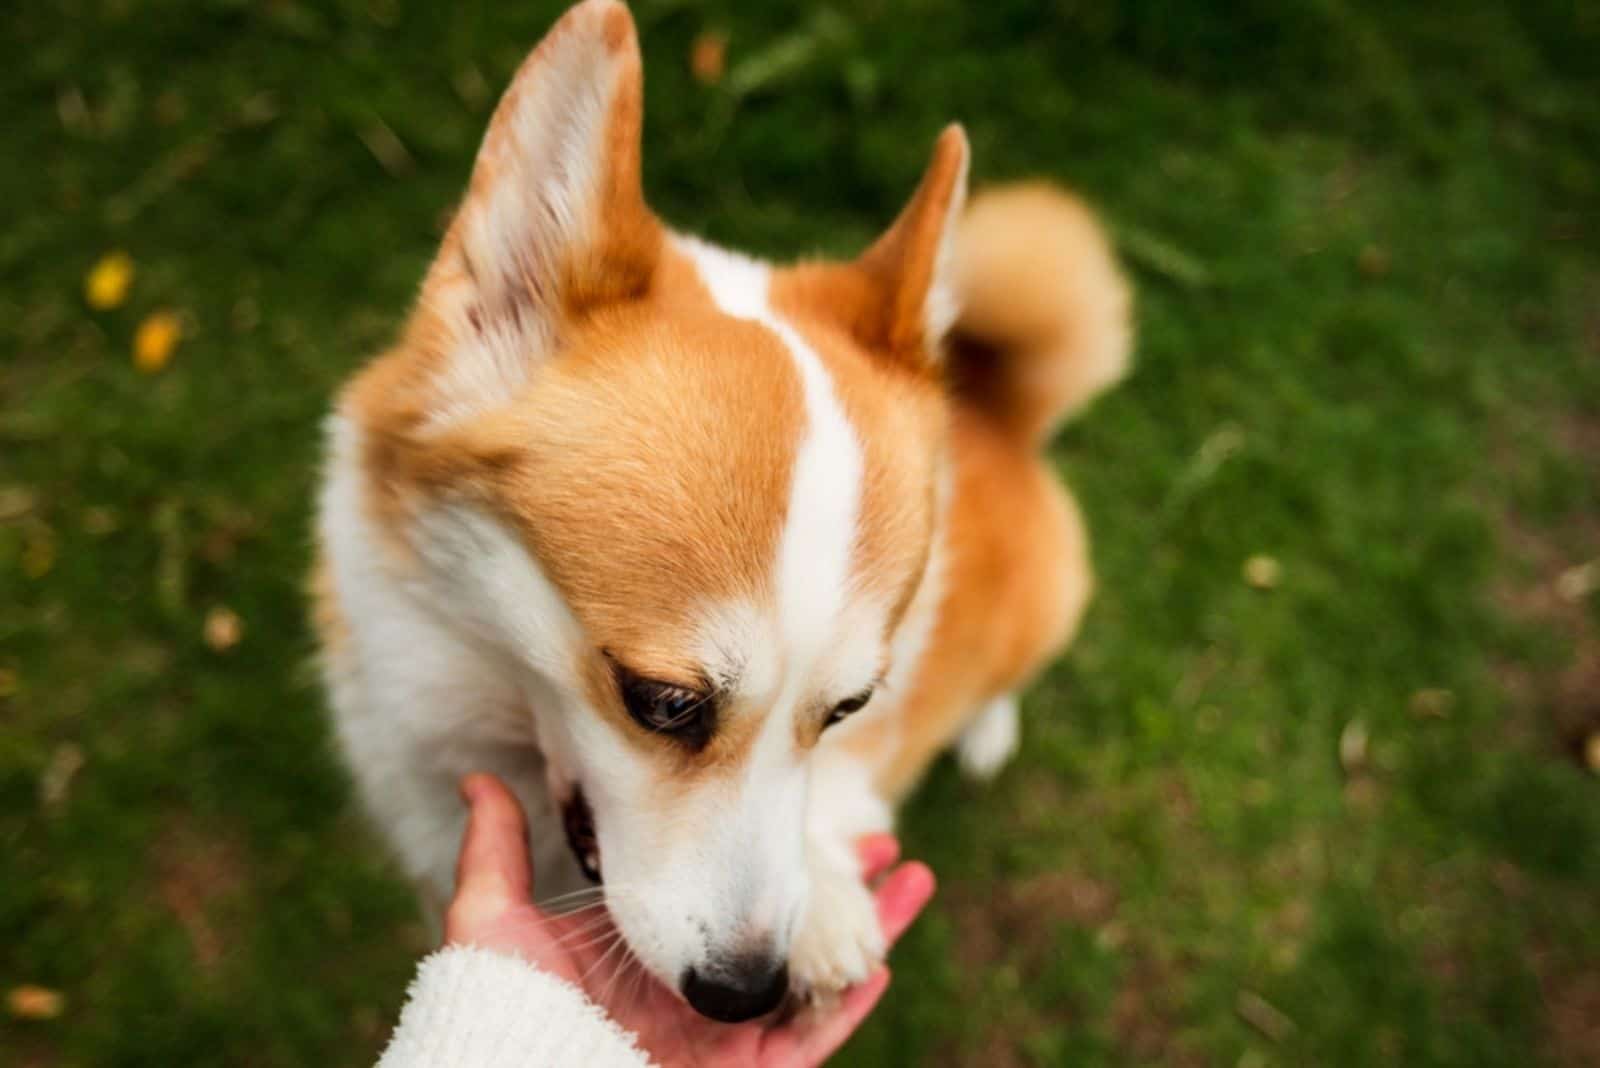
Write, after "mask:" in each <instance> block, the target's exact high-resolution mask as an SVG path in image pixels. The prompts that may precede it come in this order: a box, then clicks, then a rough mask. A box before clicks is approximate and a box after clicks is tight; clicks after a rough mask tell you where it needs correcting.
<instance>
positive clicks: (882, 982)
mask: <svg viewBox="0 0 1600 1068" xmlns="http://www.w3.org/2000/svg"><path fill="white" fill-rule="evenodd" d="M888 988H889V969H887V968H879V969H878V970H877V971H876V972H874V973H873V974H872V975H871V976H870V977H869V978H868V979H867V981H866V982H864V983H861V984H860V985H858V986H854V987H851V988H850V989H849V990H848V991H846V992H845V995H844V1000H843V1001H841V1002H840V1003H839V1005H838V1007H837V1008H834V1009H832V1010H831V1011H829V1012H828V1013H827V1014H826V1015H825V1016H822V1017H821V1018H820V1019H817V1018H813V1019H812V1020H811V1021H810V1023H809V1025H807V1024H802V1025H801V1026H803V1027H806V1030H804V1031H803V1032H802V1033H800V1034H799V1035H797V1036H796V1056H795V1062H796V1063H798V1064H803V1065H817V1064H821V1063H822V1062H823V1061H826V1060H827V1059H828V1058H829V1057H831V1056H833V1054H834V1053H835V1051H837V1050H838V1048H839V1047H840V1046H842V1045H844V1041H845V1039H847V1038H849V1037H850V1036H851V1035H853V1034H854V1033H855V1030H856V1028H858V1027H860V1026H861V1021H862V1020H865V1019H866V1018H867V1013H869V1012H871V1011H872V1008H873V1006H875V1005H876V1004H877V1003H878V999H879V998H881V997H883V992H884V991H885V990H887V989H888Z"/></svg>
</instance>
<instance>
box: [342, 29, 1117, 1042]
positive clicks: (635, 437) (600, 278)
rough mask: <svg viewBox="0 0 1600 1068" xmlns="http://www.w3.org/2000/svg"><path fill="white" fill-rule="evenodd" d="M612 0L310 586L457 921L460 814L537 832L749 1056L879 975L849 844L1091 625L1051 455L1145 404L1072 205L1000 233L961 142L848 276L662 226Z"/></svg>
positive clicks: (500, 117) (410, 864) (538, 113)
mask: <svg viewBox="0 0 1600 1068" xmlns="http://www.w3.org/2000/svg"><path fill="white" fill-rule="evenodd" d="M642 119H643V96H642V71H641V62H640V55H639V49H638V43H637V40H636V35H635V29H634V25H633V21H632V19H631V17H630V15H629V13H628V10H627V8H626V7H624V6H623V5H622V4H621V3H617V2H614V0H585V2H584V3H581V4H579V5H577V6H576V7H574V8H572V9H571V10H569V11H568V12H567V13H566V14H565V15H564V16H563V17H562V18H561V19H560V21H559V22H558V23H557V24H556V25H555V26H554V28H553V29H552V30H551V31H550V32H549V34H548V35H547V36H546V38H545V39H544V40H543V42H541V43H540V44H539V45H538V47H537V48H536V49H535V50H534V51H533V53H532V54H531V55H530V56H529V57H528V58H527V60H526V61H525V62H524V63H523V65H522V67H521V68H520V70H519V71H518V72H517V74H516V75H515V78H514V80H513V81H512V83H511V85H510V87H509V88H508V89H507V90H506V92H505V95H504V97H503V98H502V99H501V100H500V102H499V105H498V107H497V108H496V110H495V113H494V116H493V118H492V120H491V122H490V124H489V128H488V131H487V134H486V136H485V138H484V141H483V145H482V148H481V149H480V151H479V153H478V156H477V160H476V163H475V165H474V167H473V171H472V176H471V180H470V184H469V185H468V188H467V191H466V194H465V197H464V198H463V200H462V202H461V204H460V206H459V210H458V212H457V214H456V215H455V216H454V219H453V221H452V222H451V224H450V226H449V228H448V231H447V232H446V233H445V235H444V238H443V240H442V243H441V245H440V247H439V250H438V255H437V258H436V259H435V260H434V261H433V264H432V266H431V267H430V268H429V270H428V272H427V274H426V277H425V278H424V280H423V282H422V287H421V292H420V296H419V298H418V299H417V302H416V305H415V307H414V309H413V310H412V312H411V314H410V318H409V320H408V321H407V323H406V325H405V327H404V329H403V331H402V333H401V334H400V336H399V340H398V342H397V343H396V344H395V345H394V346H393V347H392V348H391V349H390V350H389V351H387V352H386V353H384V354H383V355H381V356H380V357H379V358H377V359H376V360H374V361H373V362H372V363H370V364H369V365H368V366H366V367H365V369H363V370H362V371H360V373H359V374H357V375H356V376H355V377H354V378H353V379H352V380H351V381H350V382H349V383H348V385H347V386H346V387H345V388H344V390H343V391H342V392H341V394H340V395H339V397H338V400H337V403H336V405H335V408H334V411H333V414H332V416H331V418H330V420H329V422H328V453H327V459H326V468H325V472H324V479H323V484H322V489H321V496H320V502H319V517H318V526H317V535H318V538H317V540H318V558H319V559H318V563H317V567H316V573H315V575H314V578H313V588H314V599H315V602H316V604H315V622H316V628H317V631H318V635H319V641H320V647H321V662H322V665H323V672H324V676H325V680H326V685H327V688H328V691H329V695H330V700H331V704H332V708H333V712H334V717H335V721H336V731H337V738H338V741H339V744H340V746H341V748H342V750H343V754H344V756H345V758H346V759H347V761H348V764H349V767H350V769H351V771H352V773H353V776H354V780H355V783H356V786H357V789H358V791H359V794H360V796H361V798H362V800H363V802H364V804H365V806H366V808H367V809H368V810H369V811H370V813H371V815H372V816H373V817H374V819H375V821H376V822H377V824H378V825H379V827H380V828H381V830H382V831H383V832H384V833H385V835H386V836H387V838H388V840H389V842H390V843H391V844H392V846H393V848H394V850H395V851H396V852H397V854H398V856H399V858H400V860H401V861H402V862H403V864H404V866H405V868H406V870H407V871H408V872H409V873H410V874H411V875H412V876H413V877H414V878H415V879H416V880H417V882H418V883H419V884H420V886H421V887H422V889H423V891H424V893H425V896H427V897H430V898H432V899H433V900H434V901H435V902H436V903H442V902H443V901H445V900H447V899H448V897H449V895H450V892H451V887H452V881H453V864H454V860H455V856H456V851H457V848H458V845H459V842H460V838H461V833H462V830H463V820H464V813H463V808H462V805H461V803H460V801H459V800H458V798H457V796H456V784H457V782H458V780H459V779H460V778H461V777H462V776H463V775H464V774H466V773H468V772H473V771H489V772H493V773H495V774H497V775H499V776H500V777H501V778H502V779H504V780H505V781H506V782H507V783H508V784H509V785H510V786H511V788H512V789H513V791H514V792H515V793H516V794H517V795H518V796H519V798H520V800H521V802H522V804H523V805H524V806H525V808H526V809H527V812H528V815H529V821H530V822H529V826H530V842H531V848H532V850H533V856H534V862H535V870H536V872H537V882H538V888H539V895H540V897H541V900H546V901H549V900H552V899H555V898H557V897H560V896H561V895H563V894H566V893H567V892H568V891H574V890H577V889H578V888H581V887H585V886H589V885H591V884H598V889H596V890H595V891H594V893H595V894H596V895H602V896H603V900H604V903H605V907H606V909H607V910H608V911H609V913H610V917H611V920H612V921H613V922H614V923H615V925H616V927H617V929H618V930H619V931H620V933H621V935H622V937H623V939H624V942H625V945H626V947H627V949H628V950H629V951H630V952H631V953H632V955H633V956H634V957H635V958H636V959H637V961H638V962H639V964H640V965H642V966H643V967H644V968H645V969H647V970H648V972H649V973H650V974H651V975H653V976H654V977H655V978H656V979H658V980H659V981H660V982H661V983H662V984H664V985H665V986H667V987H668V988H670V989H673V990H675V991H678V992H679V993H680V994H681V995H682V996H683V997H684V998H685V999H686V1000H687V1001H688V1002H689V1003H690V1004H691V1005H693V1006H694V1008H696V1009H697V1010H699V1011H700V1012H701V1013H703V1014H705V1015H707V1016H709V1017H712V1018H715V1019H720V1020H727V1021H736V1020H743V1019H749V1018H753V1017H756V1016H759V1015H762V1014H764V1013H766V1012H768V1011H770V1010H772V1009H773V1008H774V1007H775V1006H777V1005H778V1004H779V1003H780V1002H782V1001H783V1000H784V999H785V994H786V992H791V993H792V994H794V995H796V996H810V997H815V996H824V995H828V994H830V993H831V992H836V991H839V990H842V989H844V988H846V987H848V986H849V985H851V984H853V983H856V982H859V981H860V980H862V979H865V978H866V977H867V976H868V975H869V974H870V972H871V971H872V970H873V969H874V968H875V967H876V965H877V963H878V961H879V959H880V958H881V956H882V955H883V952H884V943H883V938H882V935H881V933H880V930H879V926H878V919H877V916H876V913H875V911H874V906H873V899H872V896H871V894H870V891H869V889H868V888H867V887H866V886H864V885H863V883H862V879H861V875H860V873H859V871H858V869H857V861H856V858H855V852H854V848H853V843H854V842H855V841H856V839H857V838H858V837H859V836H861V835H863V834H866V833H868V832H873V831H883V830H887V829H889V828H890V826H891V823H892V819H893V812H894V807H895V805H896V804H897V803H898V802H899V801H900V800H901V799H902V798H903V797H904V796H905V795H906V793H907V792H908V791H909V790H910V789H911V787H912V786H913V785H914V784H915V783H916V782H917V780H918V778H919V776H920V775H921V774H922V773H923V772H924V770H925V769H926V768H927V767H928V765H929V763H930V762H931V761H932V760H933V759H934V757H936V756H937V755H938V754H939V753H940V752H941V751H943V750H944V749H946V748H947V747H950V746H954V747H955V749H956V751H957V754H958V756H959V760H960V763H961V765H962V766H963V768H965V769H966V771H968V772H969V773H971V774H973V775H976V776H978V777H988V776H992V775H994V774H995V772H996V771H997V770H998V769H999V768H1000V767H1001V765H1002V764H1004V763H1005V761H1006V760H1007V758H1008V757H1010V756H1011V754H1012V753H1013V751H1014V750H1015V749H1016V747H1017V743H1018V729H1019V728H1018V711H1017V694H1018V691H1019V690H1020V689H1021V688H1023V687H1024V686H1026V685H1027V683H1028V682H1029V680H1030V678H1031V677H1032V676H1034V675H1035V674H1036V673H1037V672H1039V671H1040V670H1041V669H1042V668H1043V666H1044V665H1045V664H1046V663H1048V661H1049V660H1050V659H1051V657H1053V656H1055V655H1056V654H1057V653H1058V652H1059V651H1061V650H1062V649H1063V648H1064V646H1065V645H1066V643H1067V642H1068V640H1069V639H1070V638H1071V637H1072V636H1073V633H1074V631H1075V630H1076V628H1077V625H1078V622H1079V618H1080V617H1081V616H1082V614H1083V611H1084V608H1085V605H1086V603H1087V601H1088V599H1089V596H1090V588H1091V584H1092V577H1091V572H1090V562H1089V553H1088V545H1087V540H1086V535H1085V531H1084V526H1083V522H1082V519H1081V518H1080V516H1079V513H1078V510H1077V508H1076V507H1075V506H1074V504H1073V502H1072V499H1071V498H1070V497H1069V496H1068V495H1067V493H1066V491H1065V490H1064V488H1063V487H1062V485H1061V483H1060V482H1059V481H1058V479H1057V476H1056V474H1055V473H1054V471H1053V470H1052V468H1051V467H1050V465H1049V463H1048V462H1047V461H1046V460H1044V459H1042V458H1041V455H1040V450H1041V447H1042V445H1043V444H1044V443H1045V441H1046V440H1047V439H1048V438H1049V436H1050V435H1051V433H1052V431H1053V430H1054V429H1055V428H1056V427H1057V425H1058V424H1059V423H1060V421H1061V420H1062V419H1063V418H1064V417H1066V416H1067V415H1070V414H1072V413H1074V412H1076V411H1078V410H1080V409H1081V408H1082V407H1083V406H1084V405H1086V404H1087V403H1088V402H1089V401H1090V400H1091V399H1092V398H1093V397H1094V396H1096V395H1097V394H1098V393H1100V392H1101V391H1102V390H1104V389H1106V388H1107V387H1108V386H1110V385H1111V384H1112V383H1114V382H1115V381H1116V380H1117V379H1118V378H1119V377H1121V375H1122V374H1123V372H1124V370H1125V368H1126V366H1127V364H1128V361H1129V347H1130V326H1129V318H1130V296H1129V291H1128V287H1127V285H1126V284H1125V282H1124V280H1123V277H1122V274H1121V273H1120V271H1119V269H1118V266H1117V264H1116V262H1115V259H1114V257H1113V254H1112V252H1111V250H1110V247H1109V245H1108V242H1107V240H1106V238H1105V236H1104V235H1103V233H1102V231H1101V229H1100V227H1099V226H1098V225H1097V224H1096V222H1095V220H1094V218H1093V217H1092V215H1091V214H1090V213H1089V212H1088V211H1087V210H1086V209H1085V208H1084V207H1083V206H1082V205H1081V204H1080V203H1079V202H1078V201H1076V200H1075V199H1073V198H1072V197H1070V196H1069V195H1067V194H1065V193H1063V192H1060V191H1059V190H1056V189H1053V188H1051V187H1048V186H1043V185H1024V186H1014V187H1007V188H1001V189H997V190H994V191H992V192H988V193H985V194H982V195H979V196H977V197H975V198H974V199H973V201H972V202H971V203H970V204H969V203H968V202H967V195H966V186H967V168H968V148H967V140H966V137H965V135H964V134H963V132H962V130H961V128H960V127H958V126H951V127H950V128H948V129H946V130H945V131H944V132H943V134H941V135H940V137H939V138H938V141H937V143H936V144H935V146H934V149H933V154H932V159H931V162H930V163H929V165H928V167H927V171H926V173H925V175H924V177H923V178H922V180H921V184H920V185H919V186H918V187H917V189H916V190H915V192H914V193H913V194H912V196H911V199H910V202H909V204H908V205H907V206H906V207H905V209H904V210H903V211H902V213H901V214H900V216H899V217H898V219H896V220H895V221H894V223H893V225H891V226H890V227H889V228H888V230H887V231H886V232H885V233H884V234H883V235H882V237H880V238H879V239H878V240H877V241H876V243H874V244H873V245H872V246H871V247H870V248H868V249H867V250H866V251H865V252H863V253H861V254H860V256H858V257H857V258H856V259H854V260H851V261H849V262H827V261H822V260H804V261H800V262H796V263H792V264H787V265H775V264H770V263H766V262H762V261H759V260H756V259H753V258H750V257H747V256H744V255H741V254H739V253H737V252H733V251H729V250H726V249H723V248H719V247H716V246H714V245H712V244H709V243H707V242H705V241H702V240H699V239H698V238H695V237H691V236H688V235H687V234H683V233H679V232H677V231H675V230H673V229H672V228H670V227H669V226H668V225H667V224H665V223H664V222H663V221H662V220H661V219H659V218H658V217H657V216H656V215H654V214H653V213H652V212H651V210H650V209H649V208H648V207H647V206H646V203H645V200H644V197H643V195H642V191H641V177H640V128H641V123H642Z"/></svg>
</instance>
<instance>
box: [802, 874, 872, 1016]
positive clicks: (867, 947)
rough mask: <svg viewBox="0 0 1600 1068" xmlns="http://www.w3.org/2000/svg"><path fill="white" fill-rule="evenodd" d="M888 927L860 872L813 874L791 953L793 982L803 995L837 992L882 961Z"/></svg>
mask: <svg viewBox="0 0 1600 1068" xmlns="http://www.w3.org/2000/svg"><path fill="white" fill-rule="evenodd" d="M885 948H886V947H885V946H884V942H883V929H882V928H881V927H879V926H878V906H877V903H876V902H875V901H874V900H873V897H872V891H870V890H868V889H867V887H866V886H865V885H864V884H863V883H862V882H861V879H860V876H858V875H857V874H856V873H855V872H849V873H844V872H831V871H830V872H828V873H826V874H820V873H819V874H814V875H813V883H812V887H811V900H810V902H809V904H808V905H807V907H806V915H805V920H804V921H803V922H802V923H801V925H800V929H799V931H798V932H797V934H796V935H795V940H794V945H793V946H792V947H791V949H790V951H789V979H790V982H791V983H792V984H793V986H794V989H795V990H796V991H797V992H798V993H800V994H801V995H802V996H804V997H809V998H813V999H815V998H819V997H827V996H830V995H833V994H837V993H838V992H839V991H841V990H844V989H845V988H846V987H850V986H854V985H855V984H856V983H859V982H861V981H862V980H864V979H866V978H867V977H868V976H869V975H871V974H872V973H873V972H874V971H875V970H876V969H877V967H878V964H879V963H880V962H882V960H883V955H884V950H885Z"/></svg>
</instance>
